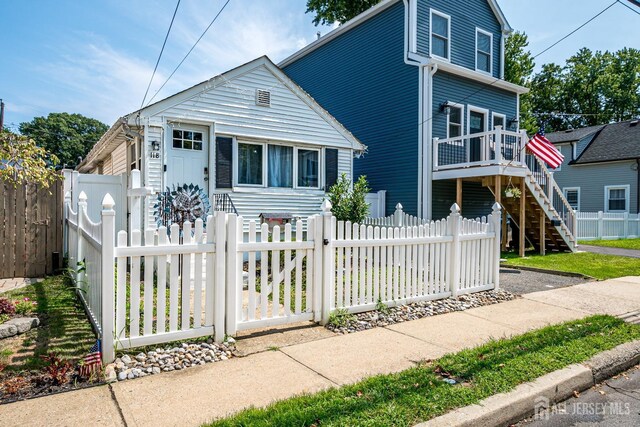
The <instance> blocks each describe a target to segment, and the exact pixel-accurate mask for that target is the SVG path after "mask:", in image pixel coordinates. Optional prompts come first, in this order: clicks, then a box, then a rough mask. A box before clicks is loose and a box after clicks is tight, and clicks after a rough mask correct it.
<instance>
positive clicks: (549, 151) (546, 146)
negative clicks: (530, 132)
mask: <svg viewBox="0 0 640 427" xmlns="http://www.w3.org/2000/svg"><path fill="white" fill-rule="evenodd" d="M527 148H528V149H529V151H531V153H533V155H534V156H536V157H537V158H539V159H540V160H542V161H544V162H545V163H546V164H548V165H549V166H550V167H552V168H553V169H555V168H557V167H558V166H560V165H561V164H562V161H563V160H564V156H563V155H562V153H561V152H560V151H558V149H557V148H556V147H554V146H553V144H552V143H551V141H549V140H548V139H547V138H546V137H545V136H544V130H542V129H541V130H540V132H538V133H536V134H535V135H534V136H533V138H531V140H530V141H529V142H528V143H527Z"/></svg>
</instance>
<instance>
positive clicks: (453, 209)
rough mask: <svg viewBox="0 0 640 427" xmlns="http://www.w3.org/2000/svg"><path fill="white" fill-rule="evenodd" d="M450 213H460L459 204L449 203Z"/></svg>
mask: <svg viewBox="0 0 640 427" xmlns="http://www.w3.org/2000/svg"><path fill="white" fill-rule="evenodd" d="M451 213H455V214H459V213H460V206H458V204H457V203H454V204H452V205H451Z"/></svg>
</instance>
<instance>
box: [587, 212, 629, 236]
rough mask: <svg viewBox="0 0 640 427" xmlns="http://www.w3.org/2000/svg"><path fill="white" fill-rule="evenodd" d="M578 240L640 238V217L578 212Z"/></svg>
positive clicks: (625, 213) (627, 214) (622, 214)
mask: <svg viewBox="0 0 640 427" xmlns="http://www.w3.org/2000/svg"><path fill="white" fill-rule="evenodd" d="M576 217H577V221H578V239H582V240H596V239H626V238H633V237H639V236H640V215H639V214H630V213H628V212H624V213H609V212H606V213H605V212H602V211H600V212H579V211H578V212H576Z"/></svg>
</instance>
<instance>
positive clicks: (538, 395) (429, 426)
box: [414, 340, 640, 427]
mask: <svg viewBox="0 0 640 427" xmlns="http://www.w3.org/2000/svg"><path fill="white" fill-rule="evenodd" d="M639 362H640V340H637V341H632V342H629V343H625V344H621V345H619V346H617V347H615V348H613V349H611V350H608V351H605V352H602V353H599V354H597V355H595V356H594V357H592V358H591V359H589V360H588V361H586V362H584V363H582V364H575V365H570V366H567V367H566V368H564V369H560V370H558V371H555V372H551V373H549V374H547V375H544V376H542V377H540V378H538V379H536V380H534V381H531V382H528V383H524V384H520V385H519V386H517V387H516V388H515V389H513V390H512V391H510V392H508V393H499V394H496V395H493V396H490V397H488V398H486V399H484V400H483V401H481V402H479V403H477V404H475V405H470V406H465V407H463V408H458V409H455V410H453V411H451V412H448V413H446V414H444V415H441V416H439V417H436V418H433V419H431V420H429V421H426V422H424V423H420V424H417V425H415V426H414V427H433V426H436V427H440V426H442V427H444V426H447V427H450V426H460V427H462V426H464V427H467V426H468V427H471V426H487V427H488V426H503V425H509V424H511V423H514V422H517V421H520V420H522V419H524V418H527V417H529V416H531V415H533V414H534V411H538V410H541V409H546V408H548V407H549V406H550V405H553V404H555V403H558V402H562V401H563V400H566V399H567V398H569V397H571V396H572V395H573V393H574V391H578V392H581V391H584V390H587V389H589V388H591V387H592V386H594V385H595V384H597V383H599V382H601V381H602V380H605V379H607V378H610V377H612V376H614V375H616V374H618V373H620V372H623V371H626V370H627V369H629V368H630V367H632V366H634V365H636V364H638V363H639Z"/></svg>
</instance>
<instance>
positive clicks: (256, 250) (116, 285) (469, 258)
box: [65, 194, 501, 362]
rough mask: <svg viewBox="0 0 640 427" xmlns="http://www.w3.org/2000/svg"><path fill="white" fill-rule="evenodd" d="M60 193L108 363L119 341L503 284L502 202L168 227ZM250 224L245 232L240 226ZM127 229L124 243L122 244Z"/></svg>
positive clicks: (157, 339)
mask: <svg viewBox="0 0 640 427" xmlns="http://www.w3.org/2000/svg"><path fill="white" fill-rule="evenodd" d="M85 203H86V195H84V194H82V195H81V197H80V199H79V202H78V208H77V210H75V211H74V209H72V206H71V199H70V198H67V199H66V209H65V215H66V221H65V223H66V225H67V227H68V233H67V236H68V238H69V242H68V247H69V251H70V257H71V258H70V259H71V260H72V265H73V266H76V268H77V270H76V271H77V273H76V278H77V281H78V287H79V288H80V289H81V292H80V293H81V295H82V301H83V303H84V304H85V307H86V309H87V311H88V312H89V313H90V317H91V318H92V322H94V325H95V326H96V330H97V331H98V333H99V334H100V335H101V337H102V344H103V345H102V350H103V357H104V359H105V361H107V362H109V361H111V360H113V358H114V354H115V350H116V349H118V348H131V347H138V346H142V345H151V344H156V343H162V342H167V341H174V340H180V339H188V338H195V337H198V336H210V335H213V336H214V338H215V340H217V341H222V340H223V338H224V335H225V334H228V335H234V334H236V332H237V331H239V330H245V329H253V328H261V327H269V326H273V325H278V324H284V323H293V322H299V321H304V320H309V321H316V322H320V323H322V324H325V323H326V322H328V320H329V316H330V314H331V312H332V311H334V310H336V309H345V310H348V311H350V312H361V311H366V310H371V309H374V308H375V307H376V305H377V304H385V305H387V306H393V305H398V304H406V303H410V302H415V301H423V300H430V299H438V298H446V297H448V296H457V295H459V294H463V293H469V292H478V291H482V290H488V289H494V288H497V287H498V286H499V275H498V271H499V261H500V238H499V232H498V230H499V227H500V219H501V215H500V208H499V205H497V204H496V205H494V210H493V212H492V214H491V215H489V216H488V217H486V218H480V219H477V220H468V219H464V218H461V217H460V209H459V208H458V206H457V205H453V206H452V208H451V214H450V215H449V216H448V217H447V218H445V219H443V220H440V221H422V223H421V224H420V225H413V226H405V227H392V226H389V227H387V226H382V227H378V226H376V227H374V226H371V225H368V226H367V225H360V224H351V223H349V222H342V221H336V218H335V217H333V216H332V214H331V205H330V203H329V202H328V201H325V202H324V203H323V206H322V209H323V213H322V215H314V216H312V217H309V218H308V219H307V221H306V226H303V225H304V223H303V221H297V222H296V223H295V224H286V225H285V226H284V227H283V228H281V227H280V226H274V227H273V230H271V231H270V230H269V227H268V226H267V224H261V225H260V226H259V225H258V224H256V222H255V221H249V222H248V224H246V225H245V224H244V220H243V218H242V217H241V216H237V215H235V214H232V213H225V212H216V215H215V216H209V217H208V218H207V219H206V221H204V222H203V221H202V220H200V219H198V220H197V221H196V222H195V224H191V223H188V222H187V223H185V224H184V228H183V229H180V228H179V226H178V225H173V226H172V227H171V229H169V230H167V229H166V228H164V227H160V228H158V229H157V230H146V231H145V236H144V245H141V240H142V232H141V231H140V230H133V231H131V236H128V235H127V232H125V231H120V232H119V233H118V235H117V244H116V240H115V236H116V230H115V222H114V221H115V220H114V217H115V213H114V211H113V200H112V199H111V198H110V196H109V195H106V196H105V198H104V200H103V203H102V208H103V209H102V215H101V216H102V221H101V222H100V223H92V222H90V220H88V218H87V217H86V215H85V212H86V206H85ZM245 228H247V229H248V230H249V231H248V233H245V232H244V229H245ZM128 237H131V239H130V241H131V243H128Z"/></svg>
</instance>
